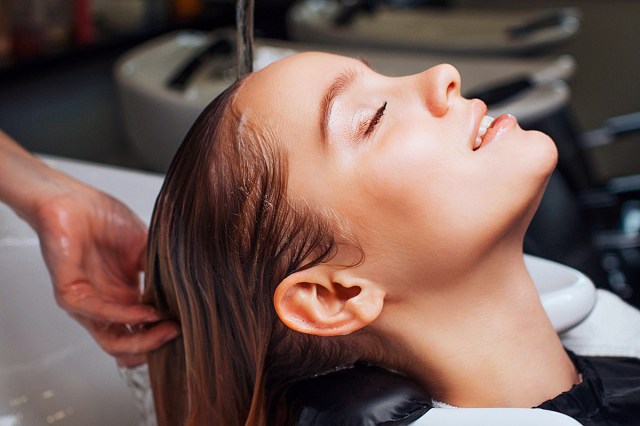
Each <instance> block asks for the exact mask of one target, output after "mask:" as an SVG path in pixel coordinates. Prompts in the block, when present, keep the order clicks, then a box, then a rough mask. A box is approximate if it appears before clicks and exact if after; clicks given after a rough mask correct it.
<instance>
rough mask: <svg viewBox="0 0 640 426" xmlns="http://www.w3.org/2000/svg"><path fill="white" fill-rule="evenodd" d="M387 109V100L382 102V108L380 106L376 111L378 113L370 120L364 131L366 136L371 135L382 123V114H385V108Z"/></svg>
mask: <svg viewBox="0 0 640 426" xmlns="http://www.w3.org/2000/svg"><path fill="white" fill-rule="evenodd" d="M385 109H387V102H386V101H385V103H384V104H382V106H381V107H380V108H378V110H377V111H376V113H375V114H374V115H373V117H372V118H371V121H369V126H367V130H365V132H364V136H365V137H366V136H369V135H370V134H371V132H373V131H374V130H375V128H376V126H377V125H378V123H380V120H381V119H382V116H383V115H384V110H385Z"/></svg>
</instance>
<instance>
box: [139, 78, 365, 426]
mask: <svg viewBox="0 0 640 426" xmlns="http://www.w3.org/2000/svg"><path fill="white" fill-rule="evenodd" d="M244 81H245V80H240V81H238V82H236V83H235V84H234V85H232V86H231V87H229V88H228V89H227V90H226V91H225V92H224V93H222V94H221V95H220V96H218V97H217V98H216V99H215V100H214V101H213V102H212V103H211V104H210V105H209V106H208V107H207V108H206V109H205V110H204V111H203V113H202V114H201V115H200V116H199V118H198V119H197V121H196V122H195V124H194V125H193V127H192V128H191V130H190V131H189V133H188V134H187V136H186V138H185V140H184V142H183V144H182V145H181V146H180V148H179V150H178V152H177V154H176V156H175V158H174V159H173V162H172V164H171V166H170V168H169V170H168V173H167V175H166V179H165V182H164V184H163V186H162V189H161V191H160V194H159V196H158V199H157V201H156V205H155V209H154V213H153V218H152V222H151V226H150V231H149V244H148V256H147V274H146V278H145V294H144V300H145V301H146V302H147V303H150V304H152V305H154V306H155V307H156V308H157V309H158V310H159V312H160V314H161V315H162V316H163V317H165V318H169V319H173V320H175V321H177V322H179V324H180V325H181V329H182V335H181V337H179V338H177V339H175V340H173V341H172V342H170V343H168V344H166V345H165V346H163V347H162V348H160V349H158V350H157V351H154V352H153V353H151V354H150V355H149V366H150V373H151V382H152V388H153V392H154V398H155V404H156V412H157V415H158V422H159V425H161V426H169V425H170V426H175V425H181V424H187V425H204V424H219V425H223V424H224V425H228V426H234V425H266V424H267V419H268V423H269V424H270V425H271V424H278V423H282V422H284V421H285V417H286V414H285V413H284V412H280V411H279V410H280V409H279V408H278V405H279V404H278V402H279V400H280V398H281V397H282V394H283V393H284V392H286V389H287V386H288V385H289V384H290V383H292V382H294V381H296V380H298V379H300V378H304V377H309V376H312V375H314V374H317V373H321V372H324V371H327V370H329V369H332V368H335V367H339V366H342V365H351V364H353V363H354V362H355V361H357V360H358V358H360V355H359V354H358V351H356V350H353V347H350V345H348V344H347V343H346V341H347V340H346V339H350V338H348V337H343V336H338V337H321V338H320V337H317V336H310V335H306V334H302V333H298V332H295V331H293V330H290V329H289V328H287V327H286V326H285V325H284V324H283V323H282V322H281V321H280V319H279V318H278V316H277V314H276V312H275V309H274V306H273V295H274V292H275V289H276V287H277V285H278V284H279V283H280V281H281V280H282V279H284V278H285V277H286V276H287V275H289V274H291V273H293V272H295V271H297V270H300V269H303V268H307V267H310V266H312V265H315V264H318V263H320V262H324V261H327V260H329V259H330V258H331V257H332V256H333V255H334V254H335V250H336V241H337V239H336V235H335V234H334V232H335V230H334V228H335V227H334V226H332V223H331V220H329V219H328V216H327V215H326V214H322V213H320V212H316V211H313V210H312V209H311V208H310V207H309V206H307V205H305V204H304V203H298V204H296V203H294V202H293V201H292V200H291V199H289V198H288V197H287V193H286V188H287V157H286V155H285V152H284V151H283V149H282V148H279V147H281V146H282V144H277V143H276V140H275V136H274V135H273V133H272V132H269V131H268V130H267V129H266V126H264V125H256V124H255V123H251V122H249V121H248V120H247V119H246V118H245V117H243V115H242V113H241V112H240V111H238V110H237V107H236V105H235V103H234V99H235V97H236V94H237V93H238V91H239V90H240V89H241V88H242V86H243V82H244Z"/></svg>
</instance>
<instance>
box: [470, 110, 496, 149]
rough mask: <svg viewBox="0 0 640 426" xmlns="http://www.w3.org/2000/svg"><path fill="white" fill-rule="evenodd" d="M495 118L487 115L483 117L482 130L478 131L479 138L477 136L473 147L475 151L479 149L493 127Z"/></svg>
mask: <svg viewBox="0 0 640 426" xmlns="http://www.w3.org/2000/svg"><path fill="white" fill-rule="evenodd" d="M493 120H494V118H493V117H489V116H488V115H485V116H484V117H482V121H481V122H480V128H479V129H478V136H476V142H475V144H474V145H473V149H478V147H480V145H481V144H482V138H483V137H484V135H485V134H486V133H487V129H488V128H489V127H491V123H493Z"/></svg>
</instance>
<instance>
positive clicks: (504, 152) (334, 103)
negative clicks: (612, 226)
mask: <svg viewBox="0 0 640 426" xmlns="http://www.w3.org/2000/svg"><path fill="white" fill-rule="evenodd" d="M460 84H461V82H460V76H459V74H458V72H457V71H456V70H455V68H453V67H451V66H449V65H440V66H437V67H433V68H430V69H428V70H426V71H424V72H422V73H420V74H416V75H412V76H407V77H398V78H391V77H386V76H382V75H380V74H377V73H376V72H374V71H373V70H372V69H370V68H369V67H368V66H367V65H366V64H365V63H363V62H361V61H359V60H355V59H350V58H344V57H340V56H334V55H329V54H322V53H305V54H299V55H295V56H292V57H290V58H287V59H285V60H282V61H279V62H277V63H275V64H273V65H271V66H269V67H267V68H265V69H263V70H261V71H259V72H257V73H255V74H253V75H252V76H251V77H250V78H249V79H248V80H247V83H246V85H245V86H243V88H242V90H241V92H240V95H239V98H238V103H239V106H240V108H241V110H242V111H244V112H245V113H246V114H247V116H248V117H249V118H250V119H251V120H252V121H253V122H256V123H261V124H264V123H266V124H267V128H268V129H269V130H270V131H271V132H273V134H274V135H275V140H276V143H279V144H282V146H283V148H284V149H285V151H286V152H287V154H288V163H289V183H288V185H289V187H288V188H289V195H290V196H291V197H293V198H294V199H295V198H302V199H304V200H305V201H306V202H307V203H308V204H310V205H311V206H312V207H315V208H325V207H326V208H328V209H331V210H333V211H335V212H336V213H337V215H338V216H339V217H341V218H342V219H343V220H346V221H347V223H348V225H349V227H350V228H351V230H352V232H353V234H354V235H355V237H356V239H357V241H358V243H359V244H360V245H361V246H362V248H363V250H364V252H365V255H366V259H367V261H369V260H371V259H372V258H373V259H377V260H380V261H382V263H381V264H383V265H384V264H386V268H387V269H389V268H396V267H398V266H399V265H398V264H397V262H405V263H407V264H409V263H411V264H416V263H417V264H425V263H426V261H428V263H429V264H430V265H432V266H431V267H432V268H433V267H434V266H433V265H440V266H438V267H442V268H445V269H446V268H447V267H450V268H460V267H461V266H463V264H464V262H473V261H475V260H477V257H478V256H481V255H483V253H486V252H487V251H489V250H490V249H491V247H492V246H494V245H496V244H499V243H500V241H501V240H503V239H505V235H509V234H510V233H511V232H512V231H513V230H516V231H517V232H515V233H516V234H519V235H520V238H521V237H522V235H523V234H524V230H525V229H526V226H527V224H528V222H529V220H530V218H531V216H532V214H533V212H534V210H535V208H536V207H537V203H538V201H539V198H540V197H541V193H542V191H543V188H544V186H545V184H546V181H547V178H548V176H549V174H550V173H551V171H552V169H553V167H554V166H555V164H556V150H555V146H554V144H553V142H552V141H551V140H550V139H549V138H548V137H547V136H546V135H544V134H542V133H539V132H532V131H524V130H522V129H521V128H520V127H519V126H518V124H517V122H516V121H515V119H514V118H513V117H510V116H503V117H502V118H501V119H500V120H496V121H497V122H496V123H495V124H494V127H493V128H491V129H489V130H488V131H487V134H486V135H485V137H484V140H483V141H482V143H481V145H480V147H479V148H477V149H474V148H476V147H477V143H476V138H477V136H478V133H479V127H480V125H481V121H482V119H483V117H484V116H485V114H486V106H485V105H484V104H483V103H482V102H481V101H479V100H477V99H475V100H474V99H472V100H469V99H465V98H463V97H461V96H460ZM520 243H521V241H520ZM390 253H393V254H396V255H397V256H398V257H399V258H398V259H396V260H395V261H389V260H388V258H389V256H390ZM385 259H386V260H385ZM403 259H404V260H403ZM385 262H386V263H385ZM378 272H380V271H378ZM389 272H390V273H391V271H389ZM432 272H433V271H432Z"/></svg>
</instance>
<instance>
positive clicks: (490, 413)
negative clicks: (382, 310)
mask: <svg viewBox="0 0 640 426" xmlns="http://www.w3.org/2000/svg"><path fill="white" fill-rule="evenodd" d="M525 261H526V264H527V267H528V269H529V271H530V273H531V275H532V277H533V280H534V282H535V283H536V287H537V288H538V291H539V292H540V297H541V300H542V303H543V306H544V308H545V311H546V312H547V314H548V315H549V318H550V319H551V321H552V323H553V325H554V327H555V328H556V330H558V332H563V331H565V330H568V329H570V328H571V327H573V326H575V325H576V324H579V323H580V322H581V321H583V320H584V318H586V316H587V315H588V314H589V312H590V311H591V310H592V308H593V306H594V304H595V301H596V292H595V289H594V286H593V284H592V283H591V281H590V280H589V279H588V278H587V277H586V276H585V275H583V274H582V273H580V272H578V271H576V270H574V269H572V268H568V267H566V266H563V265H560V264H557V263H555V262H550V261H547V260H544V259H540V258H536V257H532V256H526V257H525ZM285 400H286V406H287V408H288V413H287V416H288V419H289V424H291V425H295V426H316V425H317V426H320V425H323V426H324V425H343V426H373V425H385V426H392V425H393V426H401V425H402V426H404V425H413V426H465V425H469V426H471V425H474V426H475V425H481V424H482V425H485V424H486V425H489V424H490V425H493V426H502V425H505V426H506V425H509V426H513V425H519V426H527V425H531V426H533V425H536V426H537V425H541V424H544V425H548V426H570V425H578V424H579V423H578V422H577V421H575V420H573V419H572V418H570V417H568V416H566V415H563V414H560V413H556V412H551V411H546V410H542V409H529V408H522V409H515V408H434V407H433V404H432V401H431V399H430V398H429V396H428V395H427V394H426V393H425V391H424V390H423V389H422V388H421V387H420V386H419V385H418V384H417V383H415V382H413V381H412V380H411V379H409V378H407V377H405V376H402V375H400V374H397V373H394V372H391V371H389V370H386V369H384V368H380V367H376V366H370V365H365V364H362V365H356V366H354V367H352V368H347V369H343V370H339V371H335V372H331V373H328V374H325V375H321V376H318V377H314V378H310V379H306V380H302V381H301V382H299V383H297V384H295V385H293V386H292V387H291V388H290V389H289V391H288V392H287V394H286V397H285Z"/></svg>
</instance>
